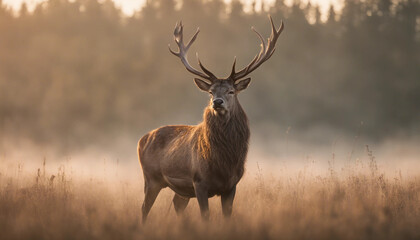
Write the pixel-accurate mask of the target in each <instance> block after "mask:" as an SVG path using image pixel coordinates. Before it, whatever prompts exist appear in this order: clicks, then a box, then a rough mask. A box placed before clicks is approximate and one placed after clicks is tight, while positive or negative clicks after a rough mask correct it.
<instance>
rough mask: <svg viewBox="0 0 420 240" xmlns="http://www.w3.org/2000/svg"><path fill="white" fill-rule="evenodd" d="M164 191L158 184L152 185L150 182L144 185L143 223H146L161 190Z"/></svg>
mask: <svg viewBox="0 0 420 240" xmlns="http://www.w3.org/2000/svg"><path fill="white" fill-rule="evenodd" d="M161 189H162V187H161V186H160V185H158V184H153V183H150V182H149V181H146V182H145V185H144V201H143V205H142V209H141V210H142V218H143V223H145V222H146V219H147V215H148V214H149V212H150V209H151V208H152V206H153V203H154V202H155V200H156V197H157V196H158V194H159V192H160V190H161Z"/></svg>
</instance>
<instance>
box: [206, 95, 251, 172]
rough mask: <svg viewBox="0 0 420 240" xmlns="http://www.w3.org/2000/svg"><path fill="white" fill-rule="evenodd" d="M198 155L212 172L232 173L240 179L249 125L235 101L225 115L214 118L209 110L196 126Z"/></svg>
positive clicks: (213, 114)
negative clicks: (197, 126)
mask: <svg viewBox="0 0 420 240" xmlns="http://www.w3.org/2000/svg"><path fill="white" fill-rule="evenodd" d="M200 128H201V131H200V135H201V136H200V146H199V149H200V152H201V155H202V157H203V158H205V159H206V160H208V161H209V162H210V165H212V166H214V167H215V169H216V168H217V169H225V170H227V171H229V170H233V169H236V170H237V171H239V174H240V175H242V173H243V168H244V164H245V159H246V155H247V152H248V142H249V136H250V131H249V124H248V118H247V116H246V114H245V111H244V110H243V109H242V107H241V105H240V104H239V101H238V100H236V104H235V107H234V108H233V110H232V111H230V112H229V114H228V115H224V116H221V115H217V114H215V112H214V110H213V109H212V107H211V106H208V107H207V108H206V109H205V110H204V114H203V122H202V123H201V124H200Z"/></svg>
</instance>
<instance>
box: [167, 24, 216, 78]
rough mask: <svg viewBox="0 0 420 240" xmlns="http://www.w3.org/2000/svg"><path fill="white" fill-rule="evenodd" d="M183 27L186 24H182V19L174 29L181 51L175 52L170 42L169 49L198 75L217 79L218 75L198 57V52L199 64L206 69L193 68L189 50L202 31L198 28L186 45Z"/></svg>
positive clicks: (189, 69) (187, 67)
mask: <svg viewBox="0 0 420 240" xmlns="http://www.w3.org/2000/svg"><path fill="white" fill-rule="evenodd" d="M183 29H184V26H183V25H182V22H181V21H180V22H179V23H177V24H176V25H175V30H174V39H175V42H176V44H177V45H178V48H179V52H174V51H172V49H171V46H170V45H169V44H168V47H169V51H170V52H171V53H172V54H173V55H175V56H177V57H179V58H180V59H181V62H182V63H183V64H184V66H185V68H186V69H187V70H188V71H189V72H191V73H192V74H195V75H197V76H200V77H202V78H204V79H207V80H209V81H211V82H212V81H213V80H214V79H216V76H215V75H214V74H213V73H211V72H210V71H209V70H207V69H206V68H205V67H204V66H203V65H202V64H201V62H200V59H199V58H198V53H197V60H198V65H199V66H200V68H201V69H202V70H203V71H204V73H202V72H200V71H198V70H196V69H195V68H193V67H192V66H191V65H190V64H189V62H188V59H187V52H188V49H189V48H190V47H191V45H192V44H193V43H194V41H195V39H196V38H197V35H198V33H199V32H200V29H199V28H198V29H197V31H196V32H195V33H194V35H193V36H192V38H191V39H190V41H189V42H188V44H187V45H184V41H183Z"/></svg>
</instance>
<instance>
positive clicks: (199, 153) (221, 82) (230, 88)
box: [137, 17, 284, 222]
mask: <svg viewBox="0 0 420 240" xmlns="http://www.w3.org/2000/svg"><path fill="white" fill-rule="evenodd" d="M269 19H270V22H271V28H272V31H271V36H270V37H269V38H268V39H267V41H264V39H263V37H262V36H261V34H260V33H258V32H257V31H256V30H255V29H254V28H252V30H253V31H254V32H255V33H256V34H257V35H258V37H259V39H260V40H261V50H260V52H259V53H258V54H257V55H256V56H255V57H254V59H253V60H252V61H251V62H250V63H249V64H248V65H247V66H246V67H244V68H243V69H242V70H240V71H236V70H235V65H236V58H235V61H234V62H233V67H232V71H231V73H230V75H229V76H228V77H227V78H217V77H216V76H215V75H214V74H213V73H212V72H210V71H209V70H208V69H207V68H205V67H204V66H203V65H202V63H201V62H200V60H199V58H198V55H197V60H198V65H199V66H200V68H201V70H202V71H199V70H197V69H195V68H194V67H192V66H191V65H190V64H189V62H188V59H187V52H188V49H189V48H190V47H191V45H192V44H193V42H194V41H195V39H196V38H197V35H198V33H199V29H197V31H196V32H195V34H194V35H193V36H192V38H191V40H190V41H189V42H188V43H187V44H186V45H185V44H184V42H183V25H182V22H180V23H177V24H176V26H175V30H174V39H175V42H176V44H177V45H178V48H179V50H178V51H177V52H175V51H173V50H172V49H171V48H170V46H169V45H168V47H169V50H170V52H171V53H172V54H174V55H175V56H177V57H178V58H180V59H181V62H182V63H183V64H184V66H185V68H186V69H187V70H188V71H189V72H191V73H192V74H194V75H197V76H199V77H200V78H201V79H200V78H195V79H194V81H195V84H196V85H197V87H198V88H199V89H200V90H202V91H204V92H207V93H209V94H210V96H211V97H210V103H209V105H208V106H207V107H206V108H205V110H204V114H203V121H202V122H201V123H200V124H198V125H195V126H187V125H179V126H164V127H160V128H158V129H155V130H153V131H151V132H149V133H147V134H146V135H145V136H143V137H142V138H141V139H140V140H139V142H138V148H137V149H138V155H139V161H140V164H141V166H142V169H143V176H144V193H145V196H144V202H143V205H142V214H143V216H142V218H143V222H145V221H146V218H147V215H148V213H149V211H150V209H151V207H152V205H153V203H154V201H155V199H156V197H157V196H158V194H159V192H160V190H161V189H162V188H165V187H169V188H170V189H172V190H173V191H174V192H175V196H174V198H173V205H174V208H175V211H176V213H177V214H178V215H179V214H181V213H182V212H183V210H184V209H185V208H186V207H187V205H188V202H189V200H190V198H193V197H196V198H197V200H198V204H199V206H200V212H201V216H202V218H203V219H205V220H207V219H208V218H209V204H208V198H210V197H213V196H215V195H219V196H221V204H222V212H223V215H224V216H226V217H229V216H230V215H231V214H232V205H233V199H234V197H235V192H236V185H237V184H238V182H239V180H240V179H241V177H242V175H243V174H244V165H245V160H246V155H247V152H248V142H249V136H250V130H249V124H248V119H247V116H246V114H245V112H244V110H243V109H242V107H241V105H240V103H239V101H238V97H237V96H238V93H239V92H241V91H243V90H244V89H246V88H247V87H248V85H249V83H250V81H251V78H245V77H246V76H247V75H248V74H250V73H251V72H253V71H254V70H255V69H257V68H258V67H259V66H260V65H261V64H262V63H264V62H265V61H267V60H268V59H269V58H270V57H271V56H272V55H273V53H274V50H275V44H276V41H277V39H278V37H279V36H280V34H281V32H282V31H283V27H284V26H283V22H282V23H281V25H280V27H279V29H276V27H275V26H274V23H273V20H272V18H271V17H269ZM203 79H205V80H206V81H205V80H203Z"/></svg>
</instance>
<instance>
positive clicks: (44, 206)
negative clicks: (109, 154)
mask: <svg viewBox="0 0 420 240" xmlns="http://www.w3.org/2000/svg"><path fill="white" fill-rule="evenodd" d="M47 165H48V163H47ZM46 168H47V169H48V166H45V165H44V166H43V165H42V164H41V166H39V168H35V169H24V168H23V167H22V165H21V164H15V165H13V164H11V165H10V164H9V166H8V167H4V166H3V167H2V168H1V169H0V228H1V239H420V174H418V175H413V176H404V174H402V173H401V172H398V171H396V172H395V174H385V173H384V172H383V171H382V170H381V169H379V168H378V166H377V163H376V161H375V158H374V157H373V156H372V154H371V153H370V155H369V152H368V157H367V158H366V160H365V161H358V160H356V161H352V163H351V164H349V165H347V166H345V167H343V168H341V169H339V170H337V169H334V167H333V164H332V163H331V164H330V167H329V168H328V169H325V171H315V170H314V166H313V165H311V164H307V165H305V166H303V167H302V169H300V170H298V171H294V172H292V171H288V170H287V169H282V170H281V169H280V170H279V171H277V172H275V173H274V174H273V173H268V172H266V170H265V169H261V168H260V167H258V168H257V169H256V170H255V171H254V170H252V171H251V170H249V171H247V173H246V176H245V178H244V179H243V180H242V181H241V182H240V184H239V185H238V191H237V197H236V199H235V203H234V213H233V216H232V218H231V219H230V220H226V219H224V218H223V217H222V214H221V209H220V198H218V197H215V198H212V199H211V200H210V212H211V218H210V221H209V222H208V223H203V222H201V220H200V214H199V209H198V205H197V203H196V199H192V201H190V204H189V206H188V207H187V209H186V212H185V214H184V216H182V217H177V216H176V214H175V211H174V210H173V206H172V205H171V199H172V196H173V193H172V192H171V191H170V190H167V189H165V190H164V191H163V192H161V194H160V195H159V197H158V199H157V202H156V203H155V205H154V206H153V208H152V211H151V213H150V215H149V219H148V220H149V221H148V222H147V224H146V225H141V224H140V222H139V219H140V205H141V201H142V200H143V191H142V176H141V175H140V169H138V171H139V177H138V180H135V181H128V180H123V178H122V177H121V176H122V175H123V171H121V170H120V171H119V172H118V173H116V170H115V169H113V168H112V167H108V170H106V171H105V170H104V174H103V176H102V177H98V176H88V175H82V174H78V172H77V171H76V170H73V169H72V168H71V166H65V165H63V166H61V167H60V168H59V169H58V170H56V171H48V170H45V169H46Z"/></svg>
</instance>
